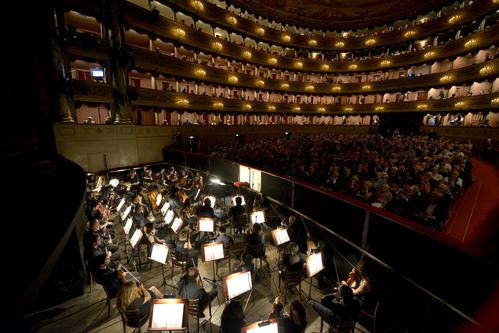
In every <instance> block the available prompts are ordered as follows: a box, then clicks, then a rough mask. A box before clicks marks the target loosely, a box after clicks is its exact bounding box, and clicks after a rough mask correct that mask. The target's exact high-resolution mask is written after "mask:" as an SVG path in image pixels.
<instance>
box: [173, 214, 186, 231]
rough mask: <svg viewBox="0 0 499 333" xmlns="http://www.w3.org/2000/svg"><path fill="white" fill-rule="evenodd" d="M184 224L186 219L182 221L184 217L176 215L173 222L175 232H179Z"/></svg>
mask: <svg viewBox="0 0 499 333" xmlns="http://www.w3.org/2000/svg"><path fill="white" fill-rule="evenodd" d="M183 224H184V221H182V219H181V218H180V217H176V218H175V219H174V220H173V223H172V226H171V228H172V230H173V232H174V233H177V232H178V231H179V230H180V228H182V225H183Z"/></svg>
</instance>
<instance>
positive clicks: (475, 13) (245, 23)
mask: <svg viewBox="0 0 499 333" xmlns="http://www.w3.org/2000/svg"><path fill="white" fill-rule="evenodd" d="M159 2H160V3H164V4H166V5H171V6H172V7H174V8H178V9H181V10H183V11H186V12H188V13H191V14H192V15H193V16H194V17H198V18H202V19H204V20H207V21H209V22H210V24H214V25H216V26H222V27H224V28H227V29H230V30H233V31H237V32H240V33H242V34H245V35H249V36H252V37H254V38H256V39H259V40H263V41H267V42H270V43H275V44H279V45H281V46H283V47H290V46H292V47H298V48H304V49H312V50H336V51H342V50H355V49H364V48H366V47H379V46H383V45H390V44H395V43H402V42H405V41H410V40H416V39H421V38H424V37H426V36H428V35H431V34H436V33H438V32H442V31H446V30H450V29H455V28H459V27H460V26H461V25H463V24H465V23H467V22H471V21H473V20H474V19H475V18H477V17H480V16H483V15H486V14H488V13H491V12H493V11H495V10H497V9H499V2H495V1H491V0H479V1H475V2H474V3H473V4H472V5H470V6H467V7H465V8H460V9H458V10H455V11H453V12H452V14H449V15H445V16H442V17H438V18H435V19H433V20H431V21H430V22H426V23H422V24H419V25H416V26H411V27H408V28H407V29H403V30H396V31H389V32H384V33H381V34H376V35H375V34H373V35H371V36H365V37H350V38H333V37H320V36H313V37H309V36H303V35H299V34H294V33H290V32H283V31H279V30H276V29H272V28H269V27H266V26H264V25H261V24H258V23H255V22H252V21H250V20H248V19H245V18H242V17H240V16H237V15H236V14H233V13H230V12H228V11H226V10H224V9H222V8H220V7H218V6H216V5H214V4H211V3H209V2H207V1H203V2H202V4H203V7H204V8H203V10H199V9H198V8H196V7H195V6H193V5H192V2H191V1H184V0H181V1H178V0H161V1H159ZM229 17H233V18H235V19H236V20H235V21H234V20H233V19H229ZM221 18H222V19H221ZM234 23H235V24H234ZM344 28H346V29H348V26H346V27H344ZM262 29H263V30H262ZM409 30H410V31H413V32H414V33H411V34H406V32H407V31H409ZM262 31H263V34H262ZM284 36H289V37H290V38H289V42H286V41H285V40H283V37H284ZM372 38H374V39H375V42H374V44H371V45H369V43H368V44H366V42H367V40H369V39H372ZM286 40H287V39H286ZM311 40H315V43H314V42H311ZM338 42H342V43H343V44H342V45H343V46H342V47H337V46H335V45H338V44H337V43H338ZM340 45H341V44H340Z"/></svg>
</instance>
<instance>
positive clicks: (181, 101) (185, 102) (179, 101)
mask: <svg viewBox="0 0 499 333" xmlns="http://www.w3.org/2000/svg"><path fill="white" fill-rule="evenodd" d="M175 104H176V105H179V106H187V105H189V100H187V99H185V98H181V99H177V100H176V101H175Z"/></svg>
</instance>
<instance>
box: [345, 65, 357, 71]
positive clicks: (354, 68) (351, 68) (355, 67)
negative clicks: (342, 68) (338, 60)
mask: <svg viewBox="0 0 499 333" xmlns="http://www.w3.org/2000/svg"><path fill="white" fill-rule="evenodd" d="M357 68H359V66H358V65H357V64H351V65H350V66H348V69H349V70H351V71H354V70H356V69H357Z"/></svg>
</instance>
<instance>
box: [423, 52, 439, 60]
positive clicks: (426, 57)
mask: <svg viewBox="0 0 499 333" xmlns="http://www.w3.org/2000/svg"><path fill="white" fill-rule="evenodd" d="M435 55H436V53H435V51H429V52H426V53H425V54H424V58H425V59H429V58H433V57H434V56H435Z"/></svg>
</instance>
